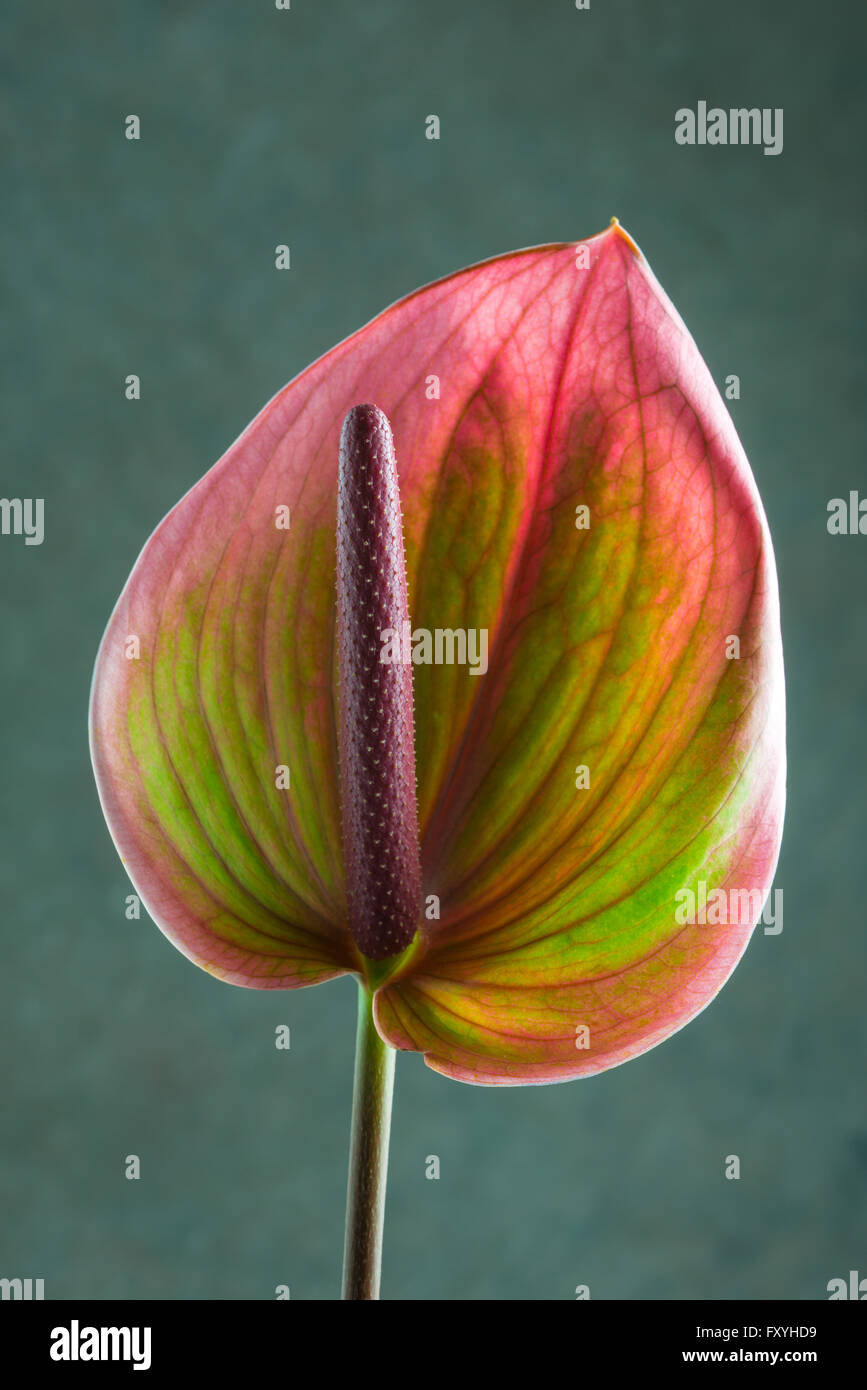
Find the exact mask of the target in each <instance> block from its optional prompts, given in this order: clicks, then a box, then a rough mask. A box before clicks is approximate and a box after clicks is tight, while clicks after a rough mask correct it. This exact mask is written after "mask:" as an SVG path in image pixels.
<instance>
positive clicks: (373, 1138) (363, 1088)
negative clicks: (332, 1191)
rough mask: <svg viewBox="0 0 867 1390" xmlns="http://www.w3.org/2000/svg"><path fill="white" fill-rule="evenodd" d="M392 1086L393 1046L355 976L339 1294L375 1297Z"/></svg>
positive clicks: (386, 1172)
mask: <svg viewBox="0 0 867 1390" xmlns="http://www.w3.org/2000/svg"><path fill="white" fill-rule="evenodd" d="M393 1089H394V1049H393V1048H391V1047H389V1046H388V1044H387V1043H385V1042H383V1040H382V1038H381V1037H380V1036H379V1034H378V1032H377V1031H376V1025H375V1024H374V1021H373V994H372V993H371V991H370V990H369V989H368V988H367V985H366V984H365V982H364V980H359V983H358V1028H357V1031H356V1035H355V1081H354V1085H353V1093H352V1137H351V1139H350V1145H349V1182H348V1185H347V1190H346V1244H345V1246H344V1250H343V1297H344V1299H377V1298H379V1277H380V1266H381V1264H382V1227H383V1221H384V1218H385V1185H386V1180H387V1177H388V1137H389V1132H390V1130H391V1098H392V1092H393Z"/></svg>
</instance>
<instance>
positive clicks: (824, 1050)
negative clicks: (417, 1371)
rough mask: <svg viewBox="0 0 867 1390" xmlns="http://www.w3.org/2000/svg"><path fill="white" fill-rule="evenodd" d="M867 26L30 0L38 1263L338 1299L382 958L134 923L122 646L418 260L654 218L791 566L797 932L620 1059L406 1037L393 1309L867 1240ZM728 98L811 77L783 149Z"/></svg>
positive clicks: (126, 1284)
mask: <svg viewBox="0 0 867 1390" xmlns="http://www.w3.org/2000/svg"><path fill="white" fill-rule="evenodd" d="M864 15H865V12H864V8H863V6H862V5H861V4H860V3H859V0H847V3H842V2H841V3H838V4H837V5H835V6H834V7H833V10H829V9H828V8H827V7H825V8H823V7H821V6H818V5H816V4H814V3H805V2H804V0H802V2H801V3H793V0H732V3H725V4H724V3H722V0H719V2H718V3H708V2H707V0H704V3H696V0H666V3H664V4H659V3H656V4H655V3H649V0H621V3H615V0H592V7H591V9H590V11H588V12H583V13H579V12H577V11H576V10H575V8H574V5H573V4H572V3H571V0H547V2H546V3H539V0H532V3H531V0H525V3H517V0H488V3H479V4H467V3H466V0H436V3H430V4H416V5H413V6H409V5H407V4H405V3H403V4H402V3H400V0H329V3H327V4H324V3H321V0H320V3H314V0H293V3H292V8H291V11H289V12H285V13H281V12H278V11H276V10H275V9H274V7H273V5H272V4H271V3H270V0H259V3H258V4H252V3H249V4H241V3H240V2H238V3H233V4H232V3H227V2H226V0H207V3H205V0H200V2H199V3H189V0H172V2H171V3H168V0H167V2H166V3H164V4H160V3H154V2H153V0H139V2H138V3H131V0H125V3H117V0H112V3H109V0H92V2H91V3H87V0H83V2H82V3H78V4H75V5H57V4H54V3H47V0H7V3H6V4H5V5H4V7H3V11H2V19H0V53H2V58H0V65H2V126H3V133H2V141H0V147H2V183H0V188H2V204H3V214H2V243H0V277H2V287H3V291H4V298H5V309H4V312H3V330H4V332H3V351H4V361H3V373H2V381H3V386H2V395H3V413H2V422H3V425H2V428H3V471H2V492H3V494H4V495H8V496H33V497H44V498H45V499H46V539H45V542H44V544H43V545H42V546H41V547H35V546H34V547H25V546H24V544H23V541H22V539H21V538H17V539H15V538H11V537H5V538H2V539H0V576H2V577H0V599H2V619H0V641H2V648H0V654H2V655H0V659H2V684H0V699H2V703H3V710H2V723H0V736H2V773H3V776H2V782H3V788H2V797H3V811H4V831H3V840H2V848H0V872H2V901H3V913H2V937H3V946H2V961H3V970H2V1012H0V1029H2V1035H0V1048H2V1059H3V1067H2V1083H0V1090H2V1108H0V1123H2V1131H3V1143H2V1167H0V1233H2V1234H0V1266H2V1268H0V1275H3V1276H20V1277H28V1276H30V1277H43V1278H44V1279H45V1281H46V1295H47V1296H48V1297H49V1298H51V1297H54V1298H60V1297H83V1298H94V1299H105V1298H138V1297H144V1298H171V1299H189V1298H209V1299H227V1298H245V1299H267V1298H272V1297H273V1294H274V1287H275V1285H276V1284H278V1283H288V1284H289V1285H290V1286H291V1289H292V1297H293V1298H300V1299H305V1298H331V1297H334V1296H335V1295H336V1293H337V1292H338V1289H339V1273H340V1258H341V1250H342V1222H343V1203H344V1192H345V1177H346V1174H345V1168H346V1156H347V1137H348V1112H349V1100H350V1087H351V1069H352V1058H351V1054H352V1044H353V1032H354V1021H355V1020H354V1013H355V999H354V985H353V984H352V982H351V981H350V980H341V981H338V982H335V983H332V984H330V985H326V986H323V987H320V988H318V989H313V990H305V991H300V992H296V993H291V994H290V993H287V994H282V995H277V994H265V993H259V992H255V991H246V990H240V989H234V988H231V987H229V986H223V985H220V984H217V983H216V982H215V981H214V980H212V979H210V978H209V977H208V976H207V975H205V974H203V973H201V972H200V971H198V970H197V969H196V968H195V967H194V966H192V965H191V964H189V963H188V962H187V961H185V960H184V959H183V958H182V957H181V956H180V955H179V954H177V953H176V952H175V951H173V950H172V948H171V947H170V946H169V945H168V944H167V943H166V942H165V941H164V939H163V938H162V937H161V936H160V934H159V933H158V931H157V930H156V929H155V927H154V926H153V925H152V924H151V923H150V922H149V921H148V920H147V919H146V918H144V917H143V919H142V920H141V921H140V922H138V923H136V922H128V921H126V920H125V918H124V911H123V907H124V896H125V894H126V893H127V892H128V891H129V887H128V884H127V881H126V878H125V875H124V873H123V871H122V868H121V864H120V862H119V860H118V858H117V856H116V854H115V851H114V849H113V847H112V844H111V841H110V839H109V836H108V832H107V830H106V828H105V825H104V823H103V820H102V816H101V813H100V810H99V805H98V802H97V797H96V792H95V789H94V785H93V780H92V776H91V772H90V765H89V760H88V752H87V743H86V703H87V694H88V684H89V680H90V673H91V668H92V663H93V658H94V655H95V652H96V648H97V644H98V642H99V639H100V637H101V634H102V630H103V627H104V624H105V622H106V620H107V618H108V614H109V611H110V609H111V607H112V605H113V603H114V600H115V598H116V596H117V594H118V592H119V590H120V588H121V586H122V584H123V582H124V580H125V578H126V576H127V573H128V571H129V569H130V568H131V566H132V563H133V561H134V559H135V556H136V555H137V553H138V550H139V548H140V547H141V545H142V544H143V542H144V540H145V539H146V537H147V536H148V534H149V533H150V531H151V530H152V528H153V527H154V525H155V524H156V523H157V522H158V521H159V519H160V518H161V517H162V516H163V514H164V513H165V512H166V511H167V510H168V509H169V507H170V506H171V505H172V504H173V503H174V502H175V501H176V500H177V499H178V497H179V496H180V495H181V493H182V492H184V491H185V490H186V489H187V488H188V487H190V486H191V484H192V483H194V482H195V481H196V480H197V479H198V478H199V477H200V476H201V474H202V473H204V472H205V470H206V469H207V468H208V466H209V465H210V464H211V463H212V462H213V461H214V460H215V459H216V458H217V457H218V456H219V455H220V454H221V453H222V452H223V450H224V449H225V448H226V447H227V446H228V444H229V443H230V442H231V441H232V440H233V439H234V438H235V436H236V435H237V434H238V433H239V432H240V430H241V429H242V428H243V427H244V426H245V425H246V423H247V422H248V420H249V419H250V418H251V417H252V416H253V415H254V414H255V413H256V412H257V411H258V410H259V408H260V407H261V406H262V405H263V404H264V402H265V401H266V400H267V399H268V398H269V397H270V396H271V395H272V394H273V392H275V391H276V390H277V389H278V388H279V387H280V386H282V385H283V384H284V383H285V382H286V381H287V380H288V379H289V378H290V377H292V376H294V375H295V374H296V373H297V372H298V371H299V370H301V368H303V367H304V366H305V365H306V364H307V363H308V362H310V361H311V360H312V359H313V358H314V357H317V356H318V355H319V354H321V353H322V352H324V351H325V350H326V349H327V348H329V347H330V346H331V345H332V344H334V343H335V342H337V341H338V340H339V339H341V338H343V337H344V336H345V335H346V334H348V333H350V332H351V331H352V330H354V329H355V328H357V327H358V326H360V325H361V324H362V323H364V322H365V321H366V320H367V319H369V318H370V317H372V316H373V315H374V314H375V313H376V312H378V311H379V310H380V309H381V308H382V307H384V306H385V305H386V304H388V303H389V302H391V301H392V300H394V299H396V298H398V297H399V296H401V295H403V294H404V293H406V292H408V291H410V290H412V289H414V288H415V287H416V286H418V285H420V284H423V283H424V282H426V281H428V280H431V279H434V278H436V277H438V276H441V275H444V274H446V273H448V272H449V271H451V270H454V269H457V268H459V267H461V266H463V265H466V264H469V263H471V262H473V261H476V260H479V259H482V258H485V257H488V256H491V255H494V254H496V253H498V252H501V251H507V250H510V249H512V248H514V247H519V246H527V245H532V244H534V243H538V242H546V241H551V240H559V239H564V240H569V239H575V238H580V237H582V236H587V235H590V234H592V233H595V232H597V231H599V230H600V229H601V228H602V227H604V226H605V225H606V224H607V222H608V220H609V218H610V217H611V216H612V214H615V213H616V214H617V215H618V216H619V217H620V219H621V220H622V221H623V223H624V224H625V226H626V227H627V228H628V229H629V230H630V231H631V232H632V233H633V234H634V235H635V237H636V238H637V239H638V241H639V242H640V244H641V246H642V248H643V250H644V251H645V253H646V255H647V256H648V258H649V260H650V262H651V264H652V266H653V268H654V269H655V271H656V273H657V274H658V276H659V278H660V279H661V281H662V283H663V285H664V286H665V287H666V289H667V290H668V292H669V293H670V295H671V297H672V298H673V300H674V302H675V303H676V305H677V306H678V308H679V309H680V311H681V313H682V314H683V316H684V318H685V320H686V322H687V324H688V325H689V326H690V328H691V330H692V331H693V333H694V335H695V337H696V339H697V341H698V344H699V346H700V348H701V349H702V351H703V352H704V354H705V356H706V358H707V361H708V363H709V364H710V367H711V369H712V371H713V372H714V374H715V376H716V378H717V381H718V382H722V381H723V380H724V378H725V376H726V375H727V374H728V373H730V372H736V373H737V374H738V375H739V376H740V378H741V391H742V394H741V399H740V400H739V401H737V402H734V403H732V407H731V408H732V411H733V414H734V418H735V421H736V424H737V427H738V429H739V431H740V433H741V437H742V439H743V441H744V444H745V446H746V449H747V452H748V454H749V456H750V458H751V460H752V464H753V468H754V471H755V474H756V478H757V480H758V483H759V487H760V490H761V492H762V496H763V498H764V502H765V506H766V509H767V512H768V516H769V519H770V523H771V528H772V531H773V535H774V540H775V545H776V551H777V556H778V561H779V567H780V581H781V588H782V609H783V624H784V630H785V644H786V655H787V674H788V700H789V719H790V756H791V773H790V807H789V815H788V821H787V827H786V838H785V842H784V846H783V854H782V859H781V863H780V868H779V871H778V875H777V880H776V882H777V886H778V887H782V888H783V889H784V892H785V927H784V931H783V934H782V935H781V936H779V937H772V936H767V937H766V936H762V935H759V936H757V937H756V938H755V940H754V942H753V944H752V945H751V947H750V949H749V951H748V952H747V955H746V957H745V958H744V960H743V962H742V964H741V965H740V967H739V968H738V970H737V972H736V973H735V975H734V977H733V978H732V980H731V982H730V984H729V985H728V986H727V988H726V989H725V990H724V991H723V993H722V994H721V995H720V997H719V998H718V999H717V1001H716V1002H715V1003H714V1004H713V1005H712V1006H711V1007H710V1008H709V1009H708V1010H707V1011H706V1012H705V1013H704V1014H702V1015H701V1017H700V1018H699V1019H697V1020H696V1021H695V1022H694V1023H692V1024H691V1025H690V1026H689V1027H688V1028H686V1029H685V1030H684V1031H683V1032H681V1033H680V1034H678V1035H677V1036H676V1037H674V1038H673V1039H671V1040H670V1041H669V1042H667V1043H665V1044H664V1045H663V1046H661V1047H659V1048H657V1049H656V1050H655V1051H652V1052H650V1053H649V1054H647V1055H645V1056H644V1057H642V1058H640V1059H639V1060H637V1061H634V1062H631V1063H629V1064H628V1065H626V1066H624V1067H621V1068H619V1069H616V1070H614V1071H612V1072H610V1073H608V1074H607V1075H604V1076H601V1077H597V1078H594V1079H592V1080H588V1081H581V1082H573V1083H571V1084H567V1085H560V1086H551V1087H540V1088H520V1089H514V1090H511V1089H508V1090H497V1089H478V1088H473V1087H466V1086H462V1085H460V1084H457V1083H454V1082H450V1081H447V1080H445V1079H444V1078H442V1077H439V1076H436V1075H434V1074H433V1073H431V1072H429V1071H428V1070H427V1069H426V1068H425V1066H424V1064H423V1063H422V1061H421V1060H420V1058H418V1057H416V1056H402V1057H400V1058H399V1059H398V1067H397V1072H398V1076H397V1086H396V1099H395V1117H394V1119H395V1124H394V1134H393V1151H392V1167H391V1177H390V1191H389V1212H388V1222H387V1230H386V1248H385V1266H384V1280H383V1295H384V1297H387V1298H391V1299H406V1298H415V1299H418V1298H426V1299H480V1298H505V1299H521V1298H529V1299H568V1298H570V1297H573V1296H574V1288H575V1285H576V1284H577V1283H584V1282H586V1283H589V1284H590V1285H591V1290H592V1296H593V1297H594V1298H615V1299H648V1298H663V1299H683V1298H690V1297H700V1298H720V1297H722V1298H728V1297H746V1298H754V1299H762V1298H770V1297H783V1298H798V1299H813V1298H822V1297H825V1296H826V1293H825V1286H826V1284H827V1281H828V1280H829V1279H830V1278H832V1277H834V1276H835V1275H838V1274H844V1275H845V1274H846V1273H847V1271H848V1270H849V1269H850V1268H854V1269H860V1271H861V1272H862V1274H867V1241H865V1233H867V1221H865V1175H867V1119H865V1112H864V1082H863V1072H864V1058H865V1047H864V1043H865V1031H867V1030H865V1008H864V997H865V930H864V883H863V874H864V872H865V856H864V828H865V817H864V810H865V786H864V773H863V763H864V751H865V750H864V738H863V719H864V709H865V685H867V661H865V641H864V631H865V621H864V620H865V584H864V572H865V564H867V539H865V538H858V537H831V536H829V535H828V534H827V532H826V525H825V523H826V504H827V501H828V499H829V498H830V497H833V496H837V495H845V494H846V493H847V492H848V490H849V488H850V487H853V488H855V487H858V486H859V485H860V486H862V487H863V488H865V490H867V475H865V470H864V427H865V421H864V400H865V394H867V393H865V389H864V384H863V381H864V366H865V363H864V355H863V351H862V344H863V315H864V307H865V305H864V296H863V289H864V254H865V236H864V230H863V225H864V224H863V217H864V206H863V204H864V181H863V151H862V144H861V142H862V139H863V135H864V115H865V97H864V86H863V67H864V61H865V45H864V38H865V17H864ZM699 99H705V100H707V101H708V103H709V104H711V105H713V104H720V105H722V106H725V107H728V106H730V105H735V106H738V105H748V106H750V105H757V106H760V107H764V106H768V107H777V106H781V107H783V108H784V110H785V126H784V135H785V148H784V151H783V153H782V155H780V156H779V157H778V158H771V157H765V156H764V155H763V154H762V152H761V150H760V149H758V148H704V149H700V148H692V149H689V148H681V147H679V146H677V145H676V144H675V142H674V112H675V110H676V108H678V107H680V106H684V105H688V106H693V107H694V106H695V104H696V102H697V101H698V100H699ZM129 112H135V113H137V114H138V115H140V117H141V120H142V139H141V140H140V142H139V143H137V144H136V143H130V142H128V141H127V140H125V139H124V134H123V119H124V117H125V115H126V114H127V113H129ZM432 112H435V113H437V114H438V115H439V116H440V118H441V122H442V138H441V140H440V141H439V143H433V142H429V141H427V140H425V138H424V118H425V116H426V115H427V114H429V113H432ZM279 242H287V243H288V244H290V245H291V248H292V270H291V272H289V273H283V274H280V273H278V272H277V271H276V270H275V269H274V253H273V248H274V246H275V245H276V244H277V243H279ZM129 372H136V373H139V374H140V376H141V379H142V386H143V396H142V400H141V401H140V402H138V403H135V404H133V403H129V402H127V401H125V400H124V395H123V380H124V377H125V376H126V374H127V373H129ZM278 1023H288V1024H289V1025H290V1027H291V1030H292V1048H291V1051H290V1052H289V1053H282V1052H277V1051H276V1050H275V1048H274V1027H275V1025H276V1024H278ZM127 1153H138V1154H140V1155H141V1158H142V1164H143V1170H142V1178H141V1180H140V1181H139V1182H137V1183H136V1182H129V1181H126V1180H125V1178H124V1167H123V1159H124V1156H125V1155H126V1154H127ZM432 1153H436V1154H438V1155H439V1156H440V1159H441V1163H442V1177H441V1180H440V1181H439V1182H430V1181H426V1180H425V1177H424V1160H425V1156H426V1155H428V1154H432ZM730 1153H737V1154H738V1155H740V1158H741V1162H742V1177H741V1180H740V1181H739V1182H729V1181H726V1180H725V1179H724V1177H723V1160H724V1157H725V1155H726V1154H730Z"/></svg>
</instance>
